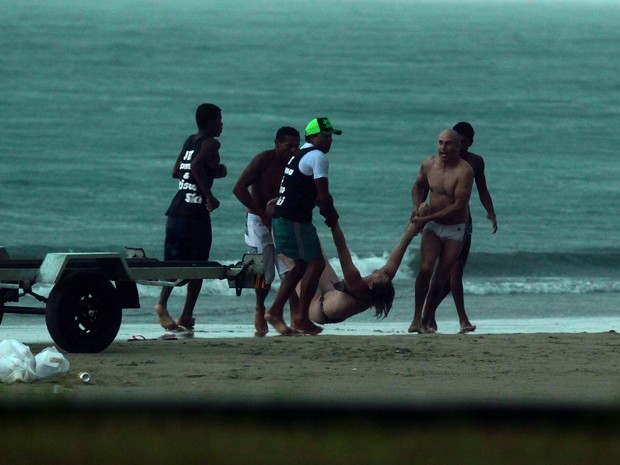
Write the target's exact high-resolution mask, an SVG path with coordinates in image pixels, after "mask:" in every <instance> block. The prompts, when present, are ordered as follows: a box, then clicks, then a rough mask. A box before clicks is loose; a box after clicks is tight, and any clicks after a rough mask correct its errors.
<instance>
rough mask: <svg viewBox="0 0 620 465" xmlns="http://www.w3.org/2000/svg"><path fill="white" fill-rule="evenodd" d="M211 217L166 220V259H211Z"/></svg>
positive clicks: (171, 217)
mask: <svg viewBox="0 0 620 465" xmlns="http://www.w3.org/2000/svg"><path fill="white" fill-rule="evenodd" d="M211 241H212V234H211V217H210V216H209V215H207V216H205V217H201V218H182V217H175V216H169V217H168V219H167V220H166V242H165V244H164V260H205V261H206V260H209V253H210V252H211Z"/></svg>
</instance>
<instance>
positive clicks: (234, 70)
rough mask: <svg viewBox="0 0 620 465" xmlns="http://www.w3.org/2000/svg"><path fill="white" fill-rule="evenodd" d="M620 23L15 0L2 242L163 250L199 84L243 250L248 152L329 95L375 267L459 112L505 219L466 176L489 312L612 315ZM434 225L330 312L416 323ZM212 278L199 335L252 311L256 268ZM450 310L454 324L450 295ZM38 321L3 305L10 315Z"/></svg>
mask: <svg viewBox="0 0 620 465" xmlns="http://www.w3.org/2000/svg"><path fill="white" fill-rule="evenodd" d="M618 24H620V4H618V3H617V2H612V1H592V2H570V1H552V0H547V1H541V2H536V3H534V2H519V1H491V0H487V1H475V0H466V1H459V2H456V1H453V2H451V1H433V2H430V1H416V0H409V1H407V0H395V1H390V0H355V1H353V0H351V1H349V0H344V1H340V0H339V1H337V2H326V1H323V0H317V1H316V2H312V3H311V4H310V3H308V2H301V1H298V0H289V1H286V2H284V1H279V0H271V1H265V2H252V1H249V0H247V1H246V0H230V1H228V2H216V1H209V0H207V1H204V0H203V1H200V2H199V1H197V0H183V1H180V0H168V1H165V0H164V1H155V0H134V1H129V0H109V1H107V2H104V3H86V2H74V1H69V0H49V1H35V0H25V1H21V2H17V3H15V2H9V1H8V0H0V46H1V49H2V54H0V89H1V90H2V92H1V93H0V160H1V166H2V169H1V170H0V218H1V220H0V246H4V247H6V248H7V249H8V251H9V253H10V254H11V255H13V256H16V257H18V256H42V255H43V254H44V253H47V252H57V251H67V250H73V251H104V250H121V249H122V248H123V247H124V246H137V247H143V248H144V249H145V250H146V252H147V253H148V254H149V255H150V256H153V257H161V256H162V255H163V247H162V245H163V239H164V222H165V217H164V212H165V210H166V208H167V206H168V204H169V202H170V200H171V198H172V196H173V195H174V192H175V188H176V183H175V181H174V180H173V179H172V178H171V175H170V173H171V169H172V165H173V163H174V160H175V158H176V155H177V153H178V151H179V150H180V147H181V144H182V142H183V141H184V139H185V138H186V137H187V135H189V134H191V133H192V132H194V130H195V125H194V116H193V115H194V111H195V108H196V106H197V105H198V104H200V103H202V102H213V103H216V104H217V105H219V106H220V107H221V108H222V110H223V120H224V132H223V134H222V136H221V137H220V141H221V143H222V149H221V156H222V160H223V162H224V163H225V164H226V165H227V166H228V173H229V175H228V177H227V178H225V179H222V180H218V181H216V185H215V187H214V191H215V194H216V196H217V197H218V198H219V199H220V200H221V207H220V209H219V210H217V211H216V212H215V213H214V214H213V217H212V220H213V230H214V245H213V248H212V259H214V260H217V261H220V262H222V263H225V264H228V263H232V262H235V261H237V260H238V259H239V258H240V257H241V255H242V254H243V252H244V251H245V244H244V242H243V227H244V209H243V207H242V206H241V204H240V203H239V202H238V201H237V200H236V198H234V196H233V195H232V193H231V190H232V186H233V185H234V182H235V180H236V178H237V176H238V175H239V174H240V173H241V170H242V169H243V168H244V167H245V165H246V164H247V163H248V162H249V160H250V159H251V157H252V156H253V155H254V154H256V153H258V152H260V151H262V150H265V149H267V148H270V147H271V146H272V143H273V142H272V141H273V137H274V134H275V132H276V130H277V129H278V128H279V127H280V126H283V125H291V126H295V127H297V128H298V129H300V130H302V129H303V128H304V127H305V125H306V124H307V122H308V121H309V120H310V119H312V118H313V117H316V116H323V115H325V116H329V117H330V119H331V120H332V122H333V123H334V125H335V126H336V127H338V128H341V129H342V130H343V135H342V136H341V137H338V138H336V140H335V142H334V144H333V146H332V150H331V152H330V154H329V157H330V163H331V165H330V189H331V191H332V194H333V196H334V199H335V204H336V207H337V208H338V210H339V213H340V216H341V225H342V228H343V230H344V232H345V235H346V237H347V241H348V243H349V245H350V248H351V250H352V251H353V252H354V253H355V254H356V263H357V264H358V265H359V267H360V269H361V271H362V272H363V273H368V272H370V271H372V270H373V269H375V268H377V267H378V266H381V265H382V264H383V263H384V260H385V258H386V257H387V255H388V253H389V251H390V250H391V248H392V247H393V246H394V245H395V244H396V243H397V242H398V240H399V237H400V234H401V233H402V231H403V230H404V227H405V224H406V222H407V220H408V217H409V213H410V210H411V197H410V190H411V185H412V183H413V180H414V178H415V175H416V173H417V170H418V168H419V166H420V163H421V162H422V160H423V159H424V158H426V157H427V156H429V155H431V154H433V153H434V150H435V141H436V138H437V135H438V134H439V132H440V131H441V130H442V129H444V128H446V127H450V126H452V125H453V124H454V123H456V122H458V121H463V120H465V121H469V122H471V124H472V125H473V126H474V128H475V129H476V138H475V144H474V146H473V147H472V150H473V151H474V152H476V153H478V154H481V155H483V156H484V158H485V162H486V175H487V181H488V185H489V189H490V192H491V194H492V196H493V200H494V203H495V208H496V211H497V215H498V223H499V231H498V233H497V235H495V236H493V235H491V234H490V225H489V223H488V222H487V221H486V219H485V213H484V210H483V208H482V207H481V205H480V203H479V201H478V199H477V195H476V193H475V192H474V194H473V196H472V202H471V206H472V213H473V217H474V239H473V245H472V251H471V254H470V258H469V261H468V265H467V269H466V275H465V283H464V284H465V291H466V296H465V298H466V304H467V307H468V309H469V313H470V318H471V319H472V321H473V322H474V323H476V324H478V331H482V332H484V331H488V332H502V331H507V332H514V331H543V330H549V329H554V330H557V331H580V330H588V331H597V330H600V331H605V330H610V329H615V330H618V329H620V312H619V305H618V301H619V297H620V266H619V265H620V246H619V245H618V243H617V234H616V232H615V231H616V230H617V229H618V226H619V223H620V217H619V215H618V214H617V210H618V205H619V204H620V183H619V181H618V179H619V178H620V162H619V160H618V153H617V151H618V147H619V146H620V135H619V134H618V131H617V128H616V127H617V125H618V124H617V123H618V122H619V121H620V81H619V80H618V76H619V75H620V49H619V48H618V45H617V44H618V43H620V31H619V29H618V27H617V25H618ZM316 216H317V217H318V214H317V215H316ZM317 221H320V220H319V219H318V218H317ZM319 229H320V235H321V238H322V240H323V243H324V245H325V248H326V250H327V253H328V255H330V256H331V257H334V259H333V260H332V262H333V263H334V264H336V265H337V260H335V249H334V247H333V244H331V238H330V235H329V232H328V230H327V228H326V227H319ZM418 248H419V240H418V239H416V240H414V242H413V243H412V246H411V247H410V250H409V252H408V254H407V256H406V259H405V261H404V263H403V266H402V267H401V270H400V271H399V274H398V276H397V278H396V280H395V285H396V288H397V298H396V301H395V306H394V309H393V311H392V313H391V314H390V316H389V317H388V319H387V320H385V321H383V322H374V320H373V319H372V317H371V315H366V314H363V315H359V316H357V317H355V318H354V319H352V320H350V321H348V322H345V323H344V324H343V325H339V327H338V328H330V329H329V331H336V332H338V331H349V330H351V331H360V332H363V331H365V330H364V329H363V328H364V327H365V325H370V326H369V327H368V328H369V329H368V330H369V331H379V332H388V333H389V332H391V331H398V330H400V331H405V330H406V327H407V325H408V322H409V321H410V319H411V315H412V306H413V289H412V288H413V280H414V279H415V274H416V263H417V262H416V257H417V254H418ZM40 291H41V292H42V293H43V294H45V293H46V292H48V291H49V290H48V289H41V290H40ZM158 291H159V289H157V288H151V287H141V288H140V294H141V296H142V303H143V308H142V309H140V310H135V311H134V310H131V311H127V312H126V317H125V323H124V327H125V328H130V330H131V331H134V330H135V331H138V330H139V328H140V327H146V325H150V324H152V323H153V315H152V305H153V303H154V301H155V298H156V296H157V294H158ZM183 292H184V291H183V290H182V289H180V290H178V292H176V293H175V300H174V301H173V303H172V307H173V308H172V311H173V312H174V311H175V309H178V307H179V306H180V305H181V303H182V300H183V296H184V294H183ZM203 294H204V295H203V296H201V299H200V301H199V304H198V307H197V309H196V317H197V320H198V324H199V326H200V327H202V330H204V331H205V332H206V333H205V334H208V331H210V329H209V328H216V327H220V326H218V325H223V326H221V327H222V328H224V331H225V332H228V330H230V331H232V333H233V334H238V333H239V332H242V333H244V334H245V331H246V330H247V331H248V332H249V331H250V329H251V328H250V327H249V326H247V325H248V324H251V322H252V313H253V295H252V292H251V291H250V292H248V291H245V292H244V294H243V295H242V296H241V297H236V296H235V295H234V291H231V290H229V289H228V288H227V287H226V285H225V283H220V282H208V283H207V285H206V286H205V287H204V291H203ZM438 317H439V324H440V331H442V330H445V331H448V332H452V331H453V330H456V328H457V325H456V315H455V312H454V309H453V306H452V303H451V302H450V301H449V299H448V300H447V301H446V302H445V303H444V304H442V307H441V308H440V311H439V315H438ZM35 321H37V323H36V324H39V323H40V322H41V321H42V320H41V318H40V317H32V316H16V315H6V316H5V318H4V322H3V324H2V326H0V337H2V333H3V332H4V334H5V335H6V334H8V333H7V331H9V329H8V328H11V325H16V326H20V325H22V324H23V325H26V326H28V327H33V325H35V323H34V322H35ZM515 322H517V323H515ZM526 322H527V323H526ZM127 325H128V326H127ZM131 325H136V326H135V327H134V326H131ZM203 325H204V326H203ZM235 325H241V326H235ZM592 325H594V326H592ZM226 328H228V329H226ZM239 328H245V329H239ZM248 328H249V329H248ZM41 331H42V332H45V331H44V325H43V329H42V330H41ZM123 331H125V330H123ZM123 334H124V333H123ZM217 334H219V333H217Z"/></svg>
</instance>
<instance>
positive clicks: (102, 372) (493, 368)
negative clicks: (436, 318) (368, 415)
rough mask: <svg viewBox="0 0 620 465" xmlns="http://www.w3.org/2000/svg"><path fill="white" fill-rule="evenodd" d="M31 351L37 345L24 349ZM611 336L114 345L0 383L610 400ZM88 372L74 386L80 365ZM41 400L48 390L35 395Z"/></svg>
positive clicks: (165, 395) (257, 399)
mask: <svg viewBox="0 0 620 465" xmlns="http://www.w3.org/2000/svg"><path fill="white" fill-rule="evenodd" d="M24 343H25V344H26V345H29V347H30V348H31V350H32V352H33V354H36V353H38V352H39V351H40V350H42V349H43V348H44V347H45V346H46V345H45V344H32V345H31V344H28V343H27V342H24ZM618 354H620V335H619V334H618V333H616V332H613V331H610V332H607V333H579V334H562V333H558V334H551V333H539V334H484V335H476V334H467V335H444V334H432V335H392V336H316V337H312V336H296V337H268V338H226V339H204V338H193V339H179V340H172V341H165V340H146V341H132V342H129V341H128V342H116V343H114V344H112V345H111V346H110V347H109V348H108V349H106V350H105V351H103V352H101V353H98V354H72V353H68V354H65V355H66V358H67V359H68V360H69V362H70V364H71V367H70V370H69V372H68V373H66V374H63V375H61V376H60V377H58V378H56V379H54V380H48V381H37V382H35V383H30V384H23V383H14V384H11V385H7V384H4V385H2V384H0V398H3V399H4V400H7V399H8V400H12V401H15V400H20V399H26V400H28V399H33V398H37V397H41V394H45V393H53V394H60V395H62V396H63V397H65V398H67V399H76V400H78V401H101V402H110V403H118V402H136V401H137V402H140V401H143V402H149V403H151V404H159V403H163V404H166V403H169V402H203V403H207V404H217V403H220V404H225V403H228V404H252V405H259V406H262V405H280V406H281V405H288V406H298V405H301V406H303V405H321V406H323V407H326V408H329V406H343V405H348V406H359V405H366V406H374V407H380V406H389V405H401V406H411V407H428V406H442V407H445V406H450V405H460V404H461V405H462V404H468V405H489V404H495V405H497V404H499V405H502V404H506V405H510V404H512V405H514V404H542V405H596V404H598V405H616V406H617V405H618V403H620V357H619V356H618ZM84 371H86V372H88V373H90V375H91V377H92V379H91V382H90V383H88V384H84V383H82V382H80V381H79V380H78V379H77V374H78V373H79V372H84ZM45 397H46V398H47V396H45Z"/></svg>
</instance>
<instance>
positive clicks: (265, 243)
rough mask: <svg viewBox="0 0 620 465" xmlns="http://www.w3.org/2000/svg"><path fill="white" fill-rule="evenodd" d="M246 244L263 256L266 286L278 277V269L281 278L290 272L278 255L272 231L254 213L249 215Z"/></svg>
mask: <svg viewBox="0 0 620 465" xmlns="http://www.w3.org/2000/svg"><path fill="white" fill-rule="evenodd" d="M245 243H246V244H247V245H249V246H250V247H252V249H254V251H256V252H257V253H260V254H263V266H264V271H263V275H264V276H265V283H266V284H271V283H272V282H273V280H274V279H275V276H276V274H275V270H276V269H277V270H278V275H279V276H280V278H282V276H284V274H285V273H286V272H287V271H289V269H288V267H287V266H286V264H285V263H284V262H283V261H282V260H281V259H280V258H279V257H278V256H277V255H276V249H275V246H274V244H273V236H272V235H271V231H269V228H267V226H265V225H264V224H263V222H262V221H261V219H260V216H258V215H254V214H253V213H248V214H247V224H246V230H245Z"/></svg>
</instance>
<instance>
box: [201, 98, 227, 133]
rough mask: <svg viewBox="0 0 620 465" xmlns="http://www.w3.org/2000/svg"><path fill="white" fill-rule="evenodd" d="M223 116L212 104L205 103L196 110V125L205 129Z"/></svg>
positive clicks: (218, 108)
mask: <svg viewBox="0 0 620 465" xmlns="http://www.w3.org/2000/svg"><path fill="white" fill-rule="evenodd" d="M221 114H222V110H221V109H220V107H218V106H217V105H213V104H212V103H203V104H201V105H198V108H196V125H197V126H198V129H204V128H205V127H206V126H207V124H208V123H210V122H211V121H215V120H216V119H218V118H219V116H220V115H221Z"/></svg>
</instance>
